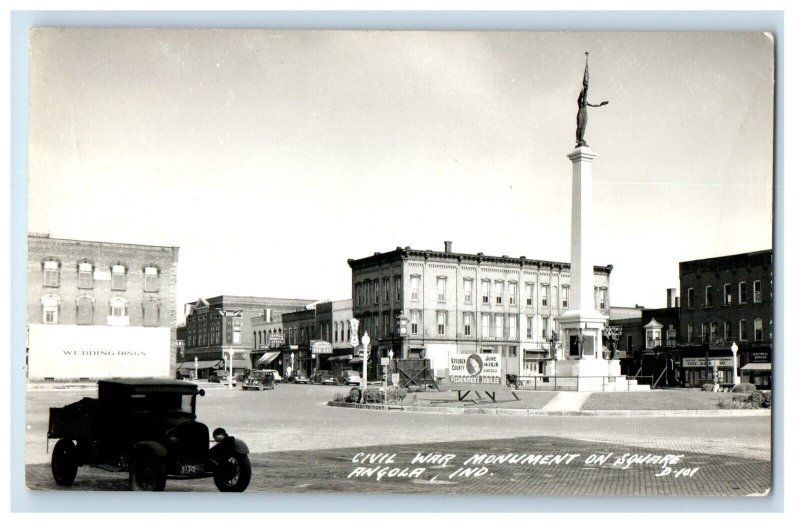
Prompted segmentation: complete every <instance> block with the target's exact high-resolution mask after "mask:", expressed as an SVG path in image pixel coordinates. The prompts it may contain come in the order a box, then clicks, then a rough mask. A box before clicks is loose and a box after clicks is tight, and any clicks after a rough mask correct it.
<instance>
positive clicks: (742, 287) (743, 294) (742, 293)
mask: <svg viewBox="0 0 800 523" xmlns="http://www.w3.org/2000/svg"><path fill="white" fill-rule="evenodd" d="M739 303H747V283H746V282H740V283H739Z"/></svg>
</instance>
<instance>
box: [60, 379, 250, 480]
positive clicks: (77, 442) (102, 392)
mask: <svg viewBox="0 0 800 523" xmlns="http://www.w3.org/2000/svg"><path fill="white" fill-rule="evenodd" d="M203 395H205V391H203V390H202V389H198V387H197V385H196V384H194V383H189V382H185V381H177V380H162V379H112V380H101V381H100V382H98V384H97V398H96V399H95V398H83V399H82V400H80V401H78V402H75V403H72V404H69V405H67V406H65V407H61V408H51V409H50V420H49V426H48V430H47V440H48V445H49V441H50V440H51V439H57V440H58V441H57V442H56V445H55V447H54V448H53V455H52V459H51V469H52V473H53V479H54V480H55V482H56V484H58V485H62V486H70V485H72V484H73V483H74V481H75V477H76V475H77V472H78V468H79V467H82V466H94V467H99V468H102V469H104V470H110V471H117V472H128V478H129V482H130V488H131V490H151V491H160V490H164V488H165V486H166V482H167V478H175V479H194V478H208V477H213V478H214V484H215V485H216V486H217V489H219V490H220V491H222V492H243V491H244V490H245V489H246V488H247V486H248V485H249V484H250V477H251V473H252V469H251V466H250V458H249V457H248V454H249V453H250V451H249V449H248V448H247V445H246V444H245V443H244V442H243V441H241V440H238V439H236V438H234V437H233V436H230V435H228V434H227V433H226V432H225V429H223V428H217V429H215V430H214V432H213V439H214V442H215V443H214V444H213V445H209V433H208V427H207V426H206V425H204V424H203V423H200V422H198V421H197V416H196V410H197V396H203Z"/></svg>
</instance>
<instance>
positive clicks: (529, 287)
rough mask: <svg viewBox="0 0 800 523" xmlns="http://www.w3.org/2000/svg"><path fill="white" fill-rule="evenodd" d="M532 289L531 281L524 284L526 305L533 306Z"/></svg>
mask: <svg viewBox="0 0 800 523" xmlns="http://www.w3.org/2000/svg"><path fill="white" fill-rule="evenodd" d="M533 289H534V287H533V284H532V283H526V284H525V305H527V306H528V307H531V306H533V300H534V296H533Z"/></svg>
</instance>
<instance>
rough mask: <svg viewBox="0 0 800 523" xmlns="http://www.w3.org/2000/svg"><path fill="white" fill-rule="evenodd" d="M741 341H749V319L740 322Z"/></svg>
mask: <svg viewBox="0 0 800 523" xmlns="http://www.w3.org/2000/svg"><path fill="white" fill-rule="evenodd" d="M739 341H747V320H741V321H740V322H739Z"/></svg>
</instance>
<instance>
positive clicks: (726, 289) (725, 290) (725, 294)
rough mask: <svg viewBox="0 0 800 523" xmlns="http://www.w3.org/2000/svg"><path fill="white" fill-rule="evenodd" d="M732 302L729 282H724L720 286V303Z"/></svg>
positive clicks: (727, 303) (728, 303)
mask: <svg viewBox="0 0 800 523" xmlns="http://www.w3.org/2000/svg"><path fill="white" fill-rule="evenodd" d="M732 302H733V293H732V292H731V284H730V283H726V284H725V285H723V286H722V304H723V305H730V304H731V303H732Z"/></svg>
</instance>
